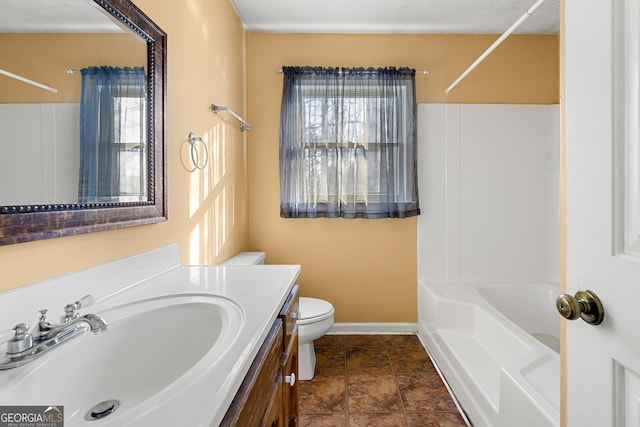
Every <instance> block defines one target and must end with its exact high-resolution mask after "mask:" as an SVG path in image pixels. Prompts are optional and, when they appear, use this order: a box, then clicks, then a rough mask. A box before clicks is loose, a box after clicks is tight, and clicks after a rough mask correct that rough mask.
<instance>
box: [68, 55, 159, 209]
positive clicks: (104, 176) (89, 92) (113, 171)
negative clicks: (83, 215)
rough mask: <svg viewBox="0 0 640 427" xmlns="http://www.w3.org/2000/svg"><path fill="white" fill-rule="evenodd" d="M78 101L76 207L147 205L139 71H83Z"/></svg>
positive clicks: (142, 75) (143, 94) (143, 81)
mask: <svg viewBox="0 0 640 427" xmlns="http://www.w3.org/2000/svg"><path fill="white" fill-rule="evenodd" d="M81 72H82V94H81V98H80V125H81V126H80V129H81V132H80V165H79V179H78V200H79V202H80V203H111V202H139V201H146V200H147V199H148V196H147V193H148V188H147V187H148V183H147V178H146V177H147V163H148V159H147V147H146V140H147V123H146V114H145V111H146V99H147V92H146V90H147V80H146V76H145V73H144V69H143V68H142V67H125V68H119V67H109V66H103V67H87V68H83V69H82V70H81Z"/></svg>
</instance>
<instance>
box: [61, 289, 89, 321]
mask: <svg viewBox="0 0 640 427" xmlns="http://www.w3.org/2000/svg"><path fill="white" fill-rule="evenodd" d="M95 302H96V300H95V298H93V295H85V296H83V297H82V298H80V299H79V300H78V301H76V302H73V303H71V304H67V305H66V306H65V307H64V316H62V319H61V320H62V322H67V321H69V320H71V319H75V318H76V317H78V316H79V314H78V310H80V309H81V308H83V307H89V306H90V305H93V304H94V303H95Z"/></svg>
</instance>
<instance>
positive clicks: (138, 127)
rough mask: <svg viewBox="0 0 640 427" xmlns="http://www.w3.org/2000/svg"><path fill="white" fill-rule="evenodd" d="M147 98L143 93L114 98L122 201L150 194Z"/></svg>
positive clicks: (133, 199)
mask: <svg viewBox="0 0 640 427" xmlns="http://www.w3.org/2000/svg"><path fill="white" fill-rule="evenodd" d="M145 101H146V99H145V98H141V97H120V96H118V97H114V98H113V116H114V121H113V125H114V135H115V138H116V141H115V142H116V144H117V147H118V151H119V155H118V166H119V167H118V172H119V187H120V193H119V195H118V200H119V201H121V202H137V201H140V200H146V197H147V150H146V146H145V145H146V144H145V143H146V140H147V136H146V129H147V125H146V114H145V112H146V109H145Z"/></svg>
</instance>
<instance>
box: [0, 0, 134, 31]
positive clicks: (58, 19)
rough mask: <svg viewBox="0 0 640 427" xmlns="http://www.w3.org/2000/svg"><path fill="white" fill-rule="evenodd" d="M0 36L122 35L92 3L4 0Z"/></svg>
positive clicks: (0, 3) (0, 2)
mask: <svg viewBox="0 0 640 427" xmlns="http://www.w3.org/2000/svg"><path fill="white" fill-rule="evenodd" d="M0 11H2V12H1V13H0V33H121V32H124V30H123V29H122V28H121V27H120V25H119V24H118V23H116V21H115V19H112V18H111V17H110V16H109V15H107V13H105V12H104V10H103V9H102V8H101V7H100V6H98V5H97V4H96V3H95V2H93V1H92V0H0Z"/></svg>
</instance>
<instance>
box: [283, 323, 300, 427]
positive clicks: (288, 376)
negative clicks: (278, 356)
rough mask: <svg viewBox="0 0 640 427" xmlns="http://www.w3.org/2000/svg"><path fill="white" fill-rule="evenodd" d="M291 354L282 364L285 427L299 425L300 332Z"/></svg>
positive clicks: (292, 343)
mask: <svg viewBox="0 0 640 427" xmlns="http://www.w3.org/2000/svg"><path fill="white" fill-rule="evenodd" d="M292 338H293V339H292V340H291V345H290V347H289V352H288V353H286V354H285V359H284V362H283V364H282V375H283V378H285V381H284V382H283V383H282V388H283V390H282V400H283V402H282V409H283V417H282V418H283V420H284V423H285V424H284V425H285V426H287V427H295V426H297V425H298V330H297V327H296V329H295V333H294V335H293V337H292ZM294 379H295V380H294Z"/></svg>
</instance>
